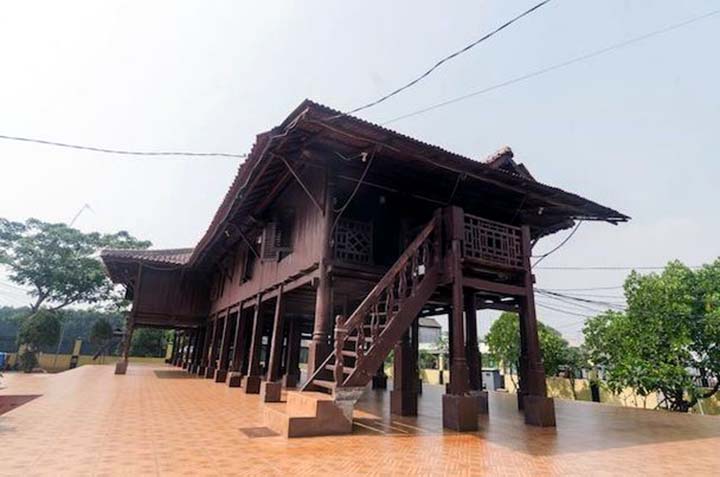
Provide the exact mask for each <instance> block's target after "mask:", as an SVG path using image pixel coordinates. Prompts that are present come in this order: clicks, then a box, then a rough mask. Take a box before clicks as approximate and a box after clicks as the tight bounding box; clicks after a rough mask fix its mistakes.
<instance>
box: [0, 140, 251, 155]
mask: <svg viewBox="0 0 720 477" xmlns="http://www.w3.org/2000/svg"><path fill="white" fill-rule="evenodd" d="M0 139H5V140H8V141H19V142H29V143H35V144H44V145H46V146H55V147H64V148H68V149H79V150H81V151H93V152H103V153H106V154H119V155H124V156H183V157H236V158H241V159H244V158H246V157H247V154H235V153H229V152H186V151H131V150H126V149H109V148H105V147H94V146H82V145H79V144H68V143H64V142H56V141H48V140H45V139H35V138H29V137H20V136H7V135H4V134H0Z"/></svg>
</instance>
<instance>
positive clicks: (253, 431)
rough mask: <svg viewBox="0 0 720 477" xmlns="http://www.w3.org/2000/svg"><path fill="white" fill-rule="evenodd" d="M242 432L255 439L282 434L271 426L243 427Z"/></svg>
mask: <svg viewBox="0 0 720 477" xmlns="http://www.w3.org/2000/svg"><path fill="white" fill-rule="evenodd" d="M240 432H242V433H243V434H245V435H246V436H248V437H249V438H250V439H255V438H256V437H275V436H279V435H280V434H278V433H277V432H275V431H273V430H272V429H270V428H269V427H241V428H240Z"/></svg>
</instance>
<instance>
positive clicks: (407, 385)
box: [390, 330, 417, 416]
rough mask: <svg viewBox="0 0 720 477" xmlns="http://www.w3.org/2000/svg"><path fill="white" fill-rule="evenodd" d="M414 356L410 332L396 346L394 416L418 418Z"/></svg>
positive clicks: (391, 396) (391, 401) (392, 399)
mask: <svg viewBox="0 0 720 477" xmlns="http://www.w3.org/2000/svg"><path fill="white" fill-rule="evenodd" d="M413 354H414V353H413V349H412V345H411V343H410V330H408V331H406V332H405V333H404V334H403V336H402V338H401V339H400V341H398V343H397V344H396V345H395V352H394V359H393V390H392V391H390V412H392V413H393V414H398V415H401V416H417V391H416V389H415V385H416V384H417V369H416V367H415V363H414V362H413Z"/></svg>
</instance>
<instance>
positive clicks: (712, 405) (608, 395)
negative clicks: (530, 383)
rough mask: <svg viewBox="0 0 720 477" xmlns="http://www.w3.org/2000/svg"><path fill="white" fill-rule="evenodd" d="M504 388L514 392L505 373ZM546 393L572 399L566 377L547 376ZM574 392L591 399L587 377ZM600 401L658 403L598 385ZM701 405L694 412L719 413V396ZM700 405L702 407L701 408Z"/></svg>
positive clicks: (651, 406)
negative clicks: (614, 391) (617, 392)
mask: <svg viewBox="0 0 720 477" xmlns="http://www.w3.org/2000/svg"><path fill="white" fill-rule="evenodd" d="M505 389H507V390H508V392H512V393H514V392H516V389H515V386H514V385H513V382H512V379H511V378H510V376H509V375H505ZM547 389H548V395H549V396H551V397H554V398H558V399H573V395H572V388H571V387H570V380H569V379H566V378H557V377H550V378H547ZM575 392H576V394H577V399H578V401H591V400H592V398H591V395H590V382H589V381H588V380H587V379H576V380H575ZM600 401H601V402H602V403H605V404H611V405H615V406H624V407H639V408H643V409H654V408H655V407H656V406H657V405H658V400H657V396H656V395H655V394H651V395H649V396H645V397H643V396H640V395H637V394H635V393H634V392H633V391H632V389H630V388H626V389H624V390H623V391H622V392H621V393H620V394H615V393H613V392H611V391H610V390H609V389H607V387H606V386H600ZM701 404H702V406H695V408H694V409H693V412H694V413H698V414H699V413H701V412H702V413H704V414H715V415H720V397H719V396H718V395H717V394H716V395H715V396H713V397H711V398H710V399H705V400H703V402H702V403H701ZM701 407H702V409H701Z"/></svg>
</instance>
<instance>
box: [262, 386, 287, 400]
mask: <svg viewBox="0 0 720 477" xmlns="http://www.w3.org/2000/svg"><path fill="white" fill-rule="evenodd" d="M281 397H282V383H281V382H280V381H274V382H272V381H264V382H263V383H261V384H260V398H261V399H262V401H263V402H280V400H281Z"/></svg>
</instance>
